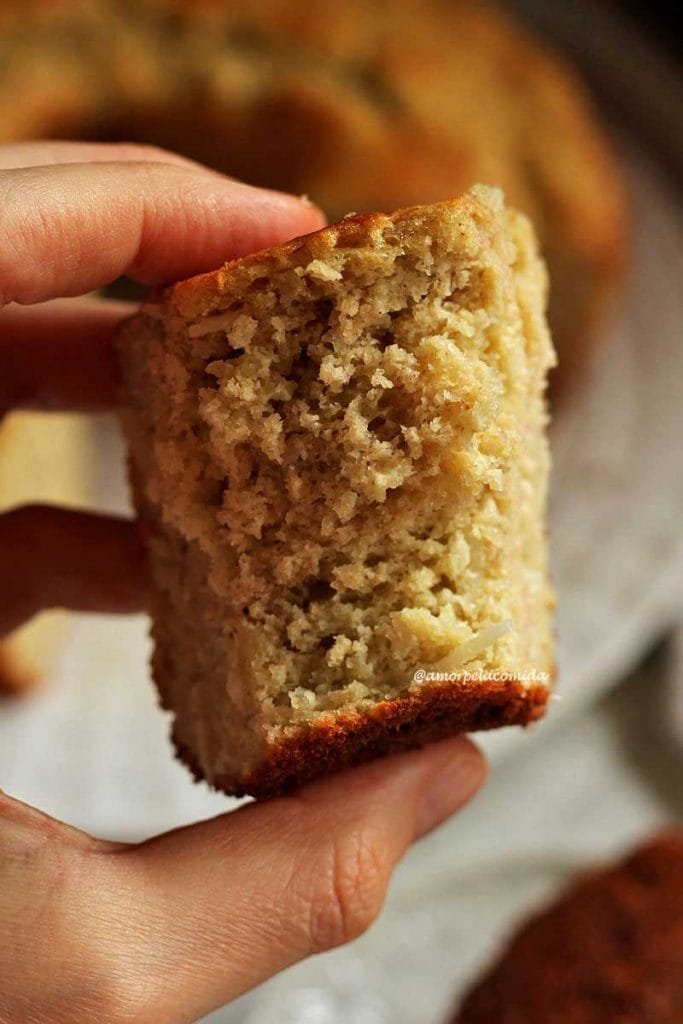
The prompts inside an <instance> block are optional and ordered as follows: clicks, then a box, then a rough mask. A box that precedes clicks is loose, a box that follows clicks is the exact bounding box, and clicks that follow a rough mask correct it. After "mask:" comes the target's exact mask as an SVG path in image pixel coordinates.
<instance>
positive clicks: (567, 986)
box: [454, 829, 683, 1024]
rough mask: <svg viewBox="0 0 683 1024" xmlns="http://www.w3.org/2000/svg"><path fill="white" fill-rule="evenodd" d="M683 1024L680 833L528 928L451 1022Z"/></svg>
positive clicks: (580, 885)
mask: <svg viewBox="0 0 683 1024" xmlns="http://www.w3.org/2000/svg"><path fill="white" fill-rule="evenodd" d="M550 1021H552V1022H553V1024H681V1021H683V830H681V829H678V830H673V829H672V830H671V831H669V832H666V833H664V834H662V835H660V836H658V837H656V838H655V839H653V840H651V841H650V842H649V843H648V844H647V845H645V846H643V847H641V849H639V850H638V851H636V852H635V853H634V854H632V855H631V856H630V857H629V858H628V859H627V860H625V861H623V862H622V863H620V864H618V865H617V866H616V867H612V868H608V869H605V870H603V871H600V872H595V873H594V874H592V875H588V876H586V877H585V878H584V879H581V880H579V881H578V882H577V883H575V885H574V886H573V888H571V889H570V890H569V891H568V892H567V893H566V894H565V895H564V896H563V897H562V898H561V899H560V900H559V901H558V902H557V903H555V904H554V905H553V906H552V907H550V908H549V909H547V910H545V911H544V912H543V913H541V914H539V915H538V916H537V917H535V918H533V919H532V920H531V921H530V922H529V923H528V924H526V925H524V926H523V927H522V929H521V930H520V931H519V932H518V933H517V935H516V936H515V937H514V938H513V940H512V942H511V943H510V946H509V948H508V949H507V951H506V952H505V954H504V955H503V957H502V958H501V959H500V960H499V962H498V963H497V964H496V966H494V967H493V968H492V970H491V971H490V973H488V974H487V975H486V976H485V977H484V979H483V980H482V981H480V982H479V983H478V984H477V985H476V987H475V988H474V989H473V990H472V991H471V992H470V994H469V995H468V996H467V997H466V999H465V1002H464V1004H463V1006H462V1009H461V1011H460V1013H459V1014H458V1015H457V1017H456V1018H455V1022H454V1024H549V1022H550Z"/></svg>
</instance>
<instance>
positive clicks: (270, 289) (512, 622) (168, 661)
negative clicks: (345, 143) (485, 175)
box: [120, 187, 553, 794]
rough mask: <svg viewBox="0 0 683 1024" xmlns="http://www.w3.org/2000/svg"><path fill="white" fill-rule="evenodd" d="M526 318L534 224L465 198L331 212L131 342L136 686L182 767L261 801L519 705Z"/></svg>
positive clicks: (539, 345) (537, 353) (533, 433)
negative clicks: (161, 714) (139, 642)
mask: <svg viewBox="0 0 683 1024" xmlns="http://www.w3.org/2000/svg"><path fill="white" fill-rule="evenodd" d="M545 303H546V275H545V270H544V268H543V265H542V263H541V261H540V260H539V257H538V254H537V249H536V244H535V240H534V237H533V232H532V229H531V226H530V224H529V222H528V221H527V220H526V219H525V218H524V217H523V216H522V215H520V214H517V213H515V212H512V211H510V210H507V209H506V208H505V207H504V205H503V200H502V196H501V194H500V193H499V192H498V191H496V190H493V189H486V188H483V187H478V188H475V189H473V190H472V191H471V192H470V193H468V194H467V195H465V196H464V197H463V198H462V199H460V200H454V201H450V202H444V203H439V204H435V205H433V206H427V207H416V208H413V209H409V210H405V211H400V212H399V213H397V214H394V215H393V216H387V215H384V214H377V215H366V216H357V217H353V216H352V217H349V218H346V219H345V220H343V221H342V222H341V223H340V224H338V225H335V226H333V227H331V228H329V229H325V230H324V231H321V232H318V233H316V234H314V235H311V236H307V237H305V238H303V239H299V240H295V241H294V242H292V243H288V244H287V245H284V246H279V247H277V248H274V249H272V250H269V251H265V252H263V253H259V254H255V255H254V256H251V257H247V258H245V259H242V260H240V261H235V262H233V263H230V264H227V265H226V266H225V267H224V268H223V269H222V270H220V271H217V272H215V273H214V274H209V275H204V276H202V277H200V278H195V279H192V280H190V281H187V282H181V283H179V284H177V285H175V286H172V287H170V288H169V289H166V290H165V291H163V292H162V293H161V294H159V295H157V296H156V297H154V298H153V299H152V300H151V301H150V302H149V303H148V304H147V305H146V306H145V307H143V310H142V312H141V313H140V314H139V315H138V316H137V317H136V318H134V319H133V320H131V321H129V322H128V324H127V325H126V327H125V328H124V331H123V333H122V337H121V340H120V352H121V359H122V364H123V369H124V377H125V380H126V384H127V389H128V396H129V400H130V407H129V409H128V411H127V412H126V413H125V428H126V431H127V434H128V439H129V444H130V451H131V476H132V481H133V488H134V493H135V496H136V501H137V505H138V511H139V513H140V515H141V519H142V523H143V528H144V531H145V535H146V538H147V543H148V546H149V550H150V555H151V564H152V571H153V576H154V590H155V608H154V626H153V635H154V641H155V654H154V674H155V678H156V680H157V683H158V685H159V688H160V691H161V695H162V701H163V703H164V704H165V706H166V707H168V708H169V709H171V710H172V711H173V713H174V727H173V731H174V738H175V741H176V745H177V747H178V749H179V750H180V752H181V754H182V755H183V756H184V758H185V759H186V760H187V761H188V763H190V765H191V766H192V767H193V768H194V770H195V772H196V773H197V774H199V775H201V776H203V777H204V778H206V779H208V781H209V782H211V783H213V784H214V785H216V786H219V787H221V788H224V789H226V790H228V791H232V792H243V791H247V792H254V793H257V794H258V793H268V792H270V791H275V790H278V789H280V788H282V787H286V786H287V785H289V784H292V783H296V782H298V781H302V780H303V779H305V778H307V777H311V776H314V775H316V774H320V773H322V772H324V771H328V770H330V768H332V767H338V766H341V764H344V763H353V762H354V761H356V760H359V759H363V758H365V757H367V756H371V755H372V754H373V753H376V752H379V751H381V750H385V749H392V748H393V747H394V746H396V745H401V744H406V743H414V742H417V741H419V740H420V739H423V738H426V737H428V736H430V735H437V734H438V735H441V734H443V733H447V732H454V731H458V730H460V729H463V728H469V727H476V726H477V725H481V726H490V725H496V724H504V723H505V722H513V721H519V722H524V721H528V720H531V719H533V718H534V717H537V716H538V715H539V714H540V713H541V712H542V708H543V705H544V703H545V700H546V698H547V693H548V685H547V680H548V679H549V677H550V674H551V673H552V661H553V653H552V627H551V617H552V603H553V602H552V595H551V591H550V588H549V584H548V579H547V552H546V539H545V528H544V510H545V500H546V482H547V472H548V451H547V444H546V438H545V424H546V408H545V402H544V388H545V379H546V373H547V370H548V368H549V366H550V365H551V363H552V360H553V353H552V346H551V343H550V338H549V334H548V331H547V327H546V322H545V317H544V311H545ZM420 670H423V671H424V673H425V678H424V679H421V678H420ZM465 670H467V673H468V674H469V676H468V678H467V679H465V678H464V672H465ZM416 673H417V675H416ZM439 673H442V674H444V673H446V674H449V673H450V674H451V675H452V676H453V678H449V679H448V680H447V681H446V682H444V681H443V680H442V679H441V678H437V676H438V674H439ZM482 673H486V674H487V678H486V680H484V681H482V679H480V678H478V674H479V675H481V674H482ZM530 674H531V675H532V676H533V679H531V681H530ZM456 677H457V678H456ZM539 678H540V681H539Z"/></svg>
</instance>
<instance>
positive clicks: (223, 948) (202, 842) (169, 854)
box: [0, 143, 485, 1024]
mask: <svg viewBox="0 0 683 1024" xmlns="http://www.w3.org/2000/svg"><path fill="white" fill-rule="evenodd" d="M0 211H2V213H1V215H0V415H4V414H5V413H7V412H8V411H10V410H11V409H16V408H41V409H54V410H64V409H69V410H81V411H84V412H85V411H101V410H105V409H110V408H113V407H115V406H116V404H117V400H118V381H117V377H116V368H115V360H114V358H113V352H112V339H113V335H114V332H115V328H116V325H117V324H118V322H119V321H120V320H121V318H122V317H123V316H125V315H126V314H127V313H128V312H129V309H128V307H127V306H125V305H123V304H121V303H112V302H105V301H104V300H99V299H93V298H84V297H83V296H85V294H86V293H88V292H91V291H93V290H94V289H97V288H100V287H102V286H103V285H105V284H107V283H108V282H110V281H112V280H114V279H115V278H116V277H118V276H120V275H121V274H124V273H125V274H127V275H128V276H130V277H132V278H135V279H137V280H139V281H142V282H143V283H145V284H162V283H166V282H168V281H171V280H174V279H177V278H181V277H186V276H189V275H190V274H194V273H199V272H201V271H204V270H209V269H212V268H213V267H215V266H218V265H220V264H221V263H222V262H223V261H224V260H226V259H229V258H230V257H234V256H239V255H242V254H244V253H246V252H249V251H252V250H255V249H258V248H260V247H263V246H266V245H271V244H275V243H277V242H281V241H283V240H285V239H287V238H290V237H292V236H294V235H297V234H301V233H304V232H306V231H311V230H315V229H316V228H318V227H320V226H321V225H322V217H321V214H320V213H319V211H318V210H316V209H315V207H313V206H311V205H310V204H309V203H307V202H305V201H303V200H301V199H297V198H295V197H291V196H285V195H282V194H279V193H274V192H268V191H264V190H260V189H254V188H250V187H249V186H246V185H243V184H240V183H238V182H235V181H232V180H231V179H228V178H225V177H223V176H222V175H218V174H216V173H214V172H212V171H210V170H208V169H206V168H203V167H200V166H198V165H197V164H193V163H191V162H190V161H187V160H184V159H182V158H181V157H178V156H175V155H173V154H170V153H166V152H163V151H160V150H155V149H150V148H146V147H139V146H130V145H124V146H112V145H90V144H81V143H25V144H16V145H8V146H4V147H0ZM27 472H30V466H29V467H27ZM0 582H1V585H0V635H4V634H6V633H8V632H9V631H10V630H12V629H13V628H15V627H16V626H17V625H19V624H20V623H21V622H23V621H24V620H25V619H27V618H29V617H30V616H31V615H33V614H35V613H36V612H38V611H39V610H41V609H43V608H48V607H54V606H61V607H67V608H71V609H77V610H80V611H107V612H122V613H125V612H132V611H137V610H139V609H141V608H143V607H144V604H145V585H146V583H145V564H144V557H143V553H142V551H141V548H140V546H139V543H138V538H137V533H136V530H135V525H134V523H132V522H129V521H127V520H123V519H115V518H110V517H107V516H100V515H90V514H86V513H83V512H73V511H67V510H64V509H57V508H51V507H43V506H31V507H25V508H19V509H17V510H14V511H11V512H7V513H5V514H3V515H1V516H0ZM93 685H96V680H94V681H93ZM27 756H30V755H29V754H27ZM484 772H485V768H484V762H483V759H482V757H481V755H480V753H479V752H478V750H477V749H476V747H475V746H474V745H473V744H472V743H471V742H470V741H469V740H467V739H465V738H462V737H461V738H456V739H451V740H446V741H444V742H441V743H438V744H434V745H432V746H430V747H428V748H425V749H423V750H419V751H412V752H409V753H404V754H399V755H396V756H394V757H390V758H386V759H384V760H381V761H377V762H375V763H373V764H370V765H367V766H365V767H362V768H357V769H355V770H353V771H350V772H347V773H346V774H344V775H343V776H337V777H335V778H332V779H328V780H325V781H322V782H318V783H316V784H314V785H311V786H308V787H307V788H305V789H303V790H301V791H300V792H298V793H296V794H293V795H291V796H286V797H282V798H280V799H277V800H272V801H268V802H263V803H259V804H254V803H252V804H249V805H246V806H243V807H241V808H239V809H238V810H236V811H233V812H232V813H229V814H224V815H221V816H220V817H218V818H214V819H213V820H210V821H205V822H200V823H198V824H196V825H192V826H189V827H187V828H183V829H179V830H176V831H173V832H169V833H166V834H164V835H160V836H157V837H155V838H153V839H151V840H148V841H146V842H143V843H139V844H120V843H111V842H107V841H106V840H102V839H97V838H94V837H91V836H89V835H86V834H85V833H84V832H81V831H79V830H77V829H74V828H71V827H70V826H68V825H66V824H63V823H62V822H59V821H55V820H54V819H52V818H50V817H48V816H47V815H45V814H43V813H42V812H41V811H39V810H35V809H33V808H31V807H28V806H26V805H25V804H23V803H21V802H19V801H17V800H14V799H12V798H11V797H10V796H7V795H5V794H4V793H2V792H1V791H0V1024H19V1022H21V1024H38V1022H40V1024H46V1022H50V1024H53V1022H54V1024H59V1022H67V1021H68V1022H69V1024H80V1022H88V1024H90V1022H92V1021H93V1020H96V1021H97V1022H98V1024H119V1022H124V1021H125V1022H128V1021H130V1022H133V1021H134V1022H135V1024H162V1022H163V1024H180V1022H189V1021H193V1020H196V1019H197V1018H198V1017H200V1016H202V1015H203V1014H205V1013H207V1012H209V1011H210V1010H211V1009H213V1008H215V1007H217V1006H220V1005H222V1004H223V1003H225V1002H227V1001H229V1000H230V999H233V998H235V997H236V996H238V995H240V994H241V993H243V992H245V991H247V990H248V989H250V988H251V987H252V986H254V985H256V984H258V983H259V982H261V981H263V980H264V979H266V978H268V977H270V976H271V975H273V974H275V973H276V972H277V971H280V970H282V969H283V968H285V967H287V966H289V965H290V964H292V963H294V962H296V961H298V960H300V959H302V958H304V957H306V956H309V955H311V954H313V953H318V952H321V951H322V950H326V949H329V948H331V947H333V946H337V945H339V944H341V943H344V942H347V941H349V940H350V939H353V938H354V937H355V936H357V935H359V934H360V933H361V932H362V931H364V930H365V929H366V928H367V927H368V926H369V925H370V923H371V922H372V921H373V920H374V918H375V917H376V915H377V914H378V913H379V911H380V909H381V906H382V903H383V900H384V897H385V893H386V889H387V886H388V884H389V880H390V876H391V872H392V870H393V868H394V866H395V865H396V863H397V862H398V860H399V859H400V858H401V856H402V855H403V854H404V853H405V851H406V849H407V848H408V846H409V845H410V844H411V843H412V842H413V841H414V840H416V839H419V838H420V837H421V836H423V835H424V834H425V833H427V832H429V831H430V830H431V829H433V828H434V827H436V826H437V825H438V824H440V823H441V822H442V821H443V820H444V819H445V818H447V817H448V816H449V815H451V814H452V813H453V812H455V811H456V810H457V809H458V808H459V807H460V806H461V805H462V804H463V803H464V802H465V801H466V800H467V799H468V798H469V797H470V796H471V795H472V793H473V792H474V791H475V790H476V789H477V788H478V786H479V785H480V784H481V782H482V780H483V777H484ZM0 781H1V780H0Z"/></svg>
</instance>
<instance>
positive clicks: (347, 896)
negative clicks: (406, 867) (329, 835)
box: [309, 829, 388, 952]
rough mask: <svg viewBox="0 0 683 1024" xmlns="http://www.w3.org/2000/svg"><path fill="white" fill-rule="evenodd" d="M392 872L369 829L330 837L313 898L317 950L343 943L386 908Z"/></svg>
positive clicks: (311, 931) (313, 944) (311, 925)
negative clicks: (387, 889)
mask: <svg viewBox="0 0 683 1024" xmlns="http://www.w3.org/2000/svg"><path fill="white" fill-rule="evenodd" d="M387 877H388V870H387V867H386V858H385V856H384V851H383V849H382V845H381V844H380V843H379V842H378V841H377V838H376V837H374V836H373V835H372V834H371V833H370V832H369V831H364V830H361V829H359V830H357V831H355V832H354V833H353V834H351V835H348V836H344V837H342V838H339V839H337V840H335V841H333V842H331V843H330V845H329V847H328V850H327V851H326V855H325V857H324V859H323V861H322V864H321V867H320V870H319V871H318V872H317V877H316V888H315V889H314V892H313V896H312V899H311V901H310V914H309V937H310V942H311V947H312V950H313V951H314V952H323V951H324V950H326V949H332V948H334V947H335V946H342V945H344V944H345V943H347V942H350V941H351V940H352V939H355V938H357V937H358V936H359V935H361V934H362V933H363V932H364V931H366V929H367V928H369V927H370V925H371V924H372V922H373V921H374V920H375V918H376V917H377V915H378V913H379V911H380V910H381V907H382V904H383V902H384V894H385V891H386V884H387Z"/></svg>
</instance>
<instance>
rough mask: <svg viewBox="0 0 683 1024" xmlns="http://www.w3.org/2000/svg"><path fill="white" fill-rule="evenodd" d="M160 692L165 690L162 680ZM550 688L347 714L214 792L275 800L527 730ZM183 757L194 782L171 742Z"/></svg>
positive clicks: (425, 700)
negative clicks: (459, 737)
mask: <svg viewBox="0 0 683 1024" xmlns="http://www.w3.org/2000/svg"><path fill="white" fill-rule="evenodd" d="M157 683H158V684H159V686H160V688H161V689H162V690H163V682H162V680H160V679H159V678H157ZM548 696H549V690H548V687H547V686H545V685H544V686H537V687H529V686H523V685H522V684H521V683H519V682H518V681H517V680H516V679H509V680H498V681H497V682H489V683H477V685H476V686H473V687H472V688H471V689H470V690H464V689H460V690H458V689H455V688H454V687H453V686H452V685H450V684H446V685H444V686H442V687H434V686H432V687H430V688H429V689H428V690H426V691H425V692H423V693H418V694H410V695H409V696H406V697H400V698H396V699H394V700H391V701H386V702H385V703H384V704H380V705H378V706H377V707H375V708H373V709H372V711H371V712H370V713H369V714H366V715H365V714H363V715H362V714H358V713H357V712H356V713H349V714H348V715H344V716H340V715H338V716H336V717H335V718H334V719H332V718H330V720H329V721H328V722H324V723H317V724H315V725H313V726H311V728H310V729H309V730H308V732H306V733H305V734H303V735H297V736H294V737H292V739H291V740H289V741H288V742H284V743H283V742H281V743H279V744H278V745H272V746H271V748H270V749H269V750H268V751H267V753H266V757H265V760H264V763H263V764H262V765H261V766H260V767H259V769H258V771H256V772H254V773H253V775H251V776H250V777H249V778H248V779H247V780H246V781H245V782H244V785H243V789H242V790H240V791H238V792H236V793H235V790H234V779H232V778H229V777H226V778H224V779H223V778H218V779H216V781H215V783H214V784H215V786H216V788H217V789H224V790H229V791H231V792H233V793H235V795H237V796H245V795H252V796H256V797H261V798H263V797H269V796H277V795H278V794H280V793H284V792H287V791H288V790H290V789H296V788H298V787H299V786H302V785H304V784H305V783H307V782H312V781H313V780H314V779H317V778H322V777H323V776H325V775H329V774H330V773H331V772H336V771H340V770H341V769H343V768H350V767H353V766H354V765H358V764H362V763H363V762H365V761H370V760H372V759H373V758H375V757H378V756H379V755H381V754H392V753H396V752H397V751H399V750H407V749H410V748H412V747H416V746H421V745H422V744H424V743H429V742H432V741H434V740H439V739H444V738H445V737H447V736H453V735H454V734H455V733H458V732H462V733H465V732H478V731H479V730H483V729H498V728H499V727H501V726H503V725H528V724H530V723H531V722H534V721H536V720H537V719H539V718H541V717H542V716H543V714H544V712H545V709H546V705H547V703H548ZM174 742H175V747H176V752H177V754H178V757H179V759H180V760H181V761H183V763H184V764H186V765H187V767H188V768H189V769H190V771H191V772H192V774H193V775H194V776H195V778H196V779H198V780H200V779H202V778H203V774H202V772H201V771H200V769H199V766H198V765H197V763H196V760H195V758H194V757H193V755H192V753H191V751H190V750H189V749H188V748H187V747H186V746H184V745H183V744H182V743H181V742H179V741H178V740H177V739H175V738H174Z"/></svg>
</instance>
